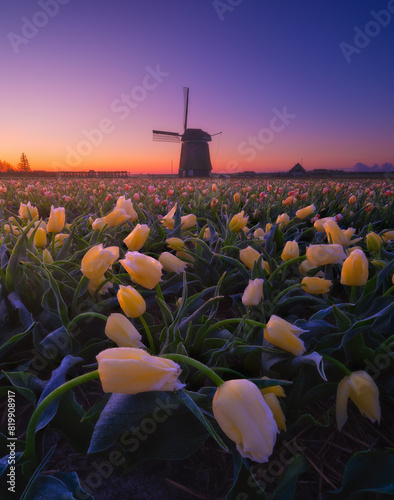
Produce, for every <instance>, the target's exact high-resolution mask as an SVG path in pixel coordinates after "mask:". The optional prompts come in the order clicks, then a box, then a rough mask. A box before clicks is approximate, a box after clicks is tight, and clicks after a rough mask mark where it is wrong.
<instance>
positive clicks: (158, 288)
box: [156, 283, 165, 302]
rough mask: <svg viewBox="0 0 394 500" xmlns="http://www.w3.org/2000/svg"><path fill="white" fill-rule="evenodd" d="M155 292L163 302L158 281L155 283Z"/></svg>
mask: <svg viewBox="0 0 394 500" xmlns="http://www.w3.org/2000/svg"><path fill="white" fill-rule="evenodd" d="M156 292H157V295H158V297H159V299H161V300H162V301H163V302H165V299H164V295H163V292H162V291H161V287H160V285H159V283H158V284H157V285H156Z"/></svg>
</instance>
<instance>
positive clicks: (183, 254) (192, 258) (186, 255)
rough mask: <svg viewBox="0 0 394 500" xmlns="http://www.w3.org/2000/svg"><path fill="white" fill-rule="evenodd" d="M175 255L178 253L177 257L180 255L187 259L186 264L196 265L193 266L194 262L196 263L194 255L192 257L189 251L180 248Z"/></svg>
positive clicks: (181, 257)
mask: <svg viewBox="0 0 394 500" xmlns="http://www.w3.org/2000/svg"><path fill="white" fill-rule="evenodd" d="M175 255H176V256H177V257H179V258H180V259H182V260H185V261H186V264H187V265H188V266H189V267H194V266H193V263H194V257H192V256H191V255H190V254H189V253H187V252H184V251H183V250H178V251H177V252H175Z"/></svg>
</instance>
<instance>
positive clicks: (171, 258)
mask: <svg viewBox="0 0 394 500" xmlns="http://www.w3.org/2000/svg"><path fill="white" fill-rule="evenodd" d="M159 262H160V264H161V265H162V266H163V269H164V270H165V271H169V272H172V273H176V274H180V273H183V272H184V270H185V269H186V266H187V264H186V262H183V260H181V259H178V257H176V256H175V255H172V253H170V252H163V253H162V254H161V255H160V257H159Z"/></svg>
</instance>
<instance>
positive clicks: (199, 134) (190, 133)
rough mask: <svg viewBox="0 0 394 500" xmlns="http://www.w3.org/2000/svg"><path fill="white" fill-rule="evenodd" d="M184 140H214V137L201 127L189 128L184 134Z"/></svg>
mask: <svg viewBox="0 0 394 500" xmlns="http://www.w3.org/2000/svg"><path fill="white" fill-rule="evenodd" d="M181 140H182V142H192V141H204V142H207V141H212V137H211V136H210V134H208V132H204V130H202V129H200V128H187V129H186V130H185V132H184V133H183V135H182V138H181Z"/></svg>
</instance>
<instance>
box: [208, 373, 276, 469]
mask: <svg viewBox="0 0 394 500" xmlns="http://www.w3.org/2000/svg"><path fill="white" fill-rule="evenodd" d="M212 410H213V414H214V417H215V419H216V421H217V423H218V424H219V426H220V428H221V429H222V431H223V432H224V433H225V434H226V435H227V436H228V437H229V438H230V439H231V440H232V441H234V442H235V444H236V446H237V450H238V452H239V453H240V454H241V455H242V456H243V457H244V458H250V459H251V460H254V461H255V462H259V463H264V462H267V461H268V459H269V457H270V456H271V454H272V452H273V449H274V445H275V441H276V435H277V433H278V426H277V424H276V422H275V419H274V416H273V414H272V411H271V410H270V408H269V406H268V405H267V403H266V402H265V401H264V398H263V396H262V394H261V392H260V391H259V390H258V388H257V386H256V385H255V384H253V383H252V382H250V381H249V380H246V379H237V380H227V381H226V382H224V384H222V385H221V386H220V387H218V389H217V390H216V392H215V396H214V397H213V401H212Z"/></svg>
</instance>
